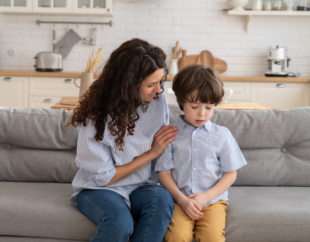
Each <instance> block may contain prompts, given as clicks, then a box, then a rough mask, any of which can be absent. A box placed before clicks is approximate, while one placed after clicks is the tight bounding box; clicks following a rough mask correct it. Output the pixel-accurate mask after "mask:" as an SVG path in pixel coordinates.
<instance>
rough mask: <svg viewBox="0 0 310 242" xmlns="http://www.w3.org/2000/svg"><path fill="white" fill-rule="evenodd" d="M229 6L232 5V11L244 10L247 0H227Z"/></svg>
mask: <svg viewBox="0 0 310 242" xmlns="http://www.w3.org/2000/svg"><path fill="white" fill-rule="evenodd" d="M227 2H229V4H230V5H231V6H233V9H232V10H233V11H244V8H243V7H244V6H246V5H247V4H248V2H249V0H227Z"/></svg>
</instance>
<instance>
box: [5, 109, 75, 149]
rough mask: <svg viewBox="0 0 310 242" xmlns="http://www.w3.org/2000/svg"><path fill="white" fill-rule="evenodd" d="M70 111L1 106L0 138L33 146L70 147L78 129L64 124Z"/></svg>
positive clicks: (24, 145)
mask: <svg viewBox="0 0 310 242" xmlns="http://www.w3.org/2000/svg"><path fill="white" fill-rule="evenodd" d="M71 115H72V111H66V110H65V109H44V108H36V109H34V108H29V109H26V108H10V109H9V108H6V107H0V127H2V128H1V129H0V142H2V143H8V144H11V145H16V146H21V147H26V148H36V149H61V150H65V149H73V148H75V147H76V141H77V130H76V128H74V127H73V126H69V127H66V124H67V123H68V121H69V118H70V116H71Z"/></svg>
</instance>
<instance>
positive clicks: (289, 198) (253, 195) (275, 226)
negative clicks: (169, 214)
mask: <svg viewBox="0 0 310 242" xmlns="http://www.w3.org/2000/svg"><path fill="white" fill-rule="evenodd" d="M0 194H1V196H0V214H1V216H0V224H1V226H0V234H1V235H2V236H21V237H23V236H25V237H39V238H51V239H61V240H70V239H71V240H74V241H80V240H86V241H89V240H90V238H91V237H92V236H93V235H94V234H95V232H96V229H97V226H96V225H95V224H94V223H93V222H91V221H90V220H89V219H88V218H87V217H85V216H84V215H82V214H81V213H80V212H79V210H78V208H77V207H76V206H74V205H72V204H70V202H69V197H70V196H71V194H72V188H71V186H70V184H56V183H30V182H28V183H21V182H16V183H14V182H1V183H0ZM228 202H229V206H228V210H227V225H226V241H227V242H266V241H273V242H274V241H281V242H292V241H301V242H302V241H304V242H306V241H309V238H310V230H309V229H308V228H309V226H310V188H308V187H241V186H240V187H232V188H230V190H229V201H228ZM0 241H1V240H0ZM13 241H14V240H13ZM17 241H18V240H17ZM42 241H43V240H42Z"/></svg>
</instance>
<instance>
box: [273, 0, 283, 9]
mask: <svg viewBox="0 0 310 242" xmlns="http://www.w3.org/2000/svg"><path fill="white" fill-rule="evenodd" d="M272 10H274V11H283V0H274V1H273V7H272Z"/></svg>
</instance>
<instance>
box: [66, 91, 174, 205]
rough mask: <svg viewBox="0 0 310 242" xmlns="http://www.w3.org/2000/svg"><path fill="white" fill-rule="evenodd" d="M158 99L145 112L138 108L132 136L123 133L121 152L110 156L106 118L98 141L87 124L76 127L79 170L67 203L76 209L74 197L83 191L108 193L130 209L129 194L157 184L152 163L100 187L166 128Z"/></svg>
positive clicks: (164, 112) (163, 101)
mask: <svg viewBox="0 0 310 242" xmlns="http://www.w3.org/2000/svg"><path fill="white" fill-rule="evenodd" d="M159 97H160V98H159V99H158V100H152V101H151V102H150V103H149V106H148V109H147V110H146V112H143V111H142V109H141V106H140V107H139V108H138V113H139V116H140V118H139V120H138V121H137V122H136V127H135V131H134V135H127V131H126V135H125V137H124V141H125V145H124V147H123V151H120V150H117V154H116V153H115V152H114V146H115V142H114V140H115V138H116V136H112V135H110V132H109V129H108V128H107V126H108V123H109V122H110V121H111V118H110V117H108V120H107V122H106V127H105V132H104V137H103V139H102V140H101V141H96V140H95V139H94V136H95V134H96V132H97V131H96V128H95V126H94V125H93V124H92V123H91V122H90V121H89V120H88V122H87V125H86V126H79V127H78V133H79V135H78V142H77V156H76V158H75V162H76V165H77V166H78V167H79V168H80V169H79V171H78V172H77V174H76V175H75V177H74V179H73V181H72V186H73V190H74V194H73V195H72V196H71V199H70V200H71V202H72V203H73V204H75V205H78V203H77V195H78V193H79V192H80V191H82V190H83V189H108V190H111V191H114V192H116V193H118V194H120V195H121V196H122V197H123V198H124V199H125V202H126V203H127V205H128V206H129V207H130V201H129V195H130V194H131V192H132V191H133V190H135V189H136V188H138V187H140V186H143V185H148V184H151V185H156V184H157V183H158V182H159V178H158V174H157V173H155V172H154V167H155V162H156V159H155V160H153V161H152V162H149V163H148V164H147V165H145V166H144V167H142V168H141V169H140V170H138V171H136V172H135V173H133V174H131V175H130V176H128V177H126V178H124V179H122V180H120V181H118V182H115V183H113V184H112V185H110V186H108V187H103V186H104V185H106V184H108V183H109V182H110V180H111V179H112V178H113V177H114V175H115V173H116V169H115V167H116V166H122V165H125V164H127V163H129V162H131V161H132V160H133V159H134V158H135V157H137V156H140V155H141V154H143V153H145V152H146V151H148V150H150V149H151V147H152V142H153V139H154V135H155V134H156V133H157V131H158V130H159V129H160V128H161V127H163V126H165V125H167V124H168V122H169V109H168V104H167V101H166V98H165V95H164V94H163V93H162V94H159Z"/></svg>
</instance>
